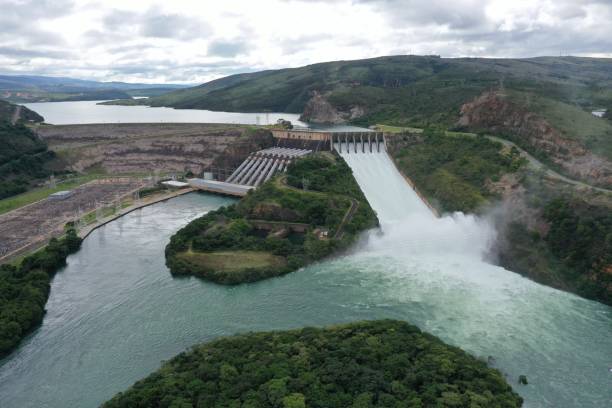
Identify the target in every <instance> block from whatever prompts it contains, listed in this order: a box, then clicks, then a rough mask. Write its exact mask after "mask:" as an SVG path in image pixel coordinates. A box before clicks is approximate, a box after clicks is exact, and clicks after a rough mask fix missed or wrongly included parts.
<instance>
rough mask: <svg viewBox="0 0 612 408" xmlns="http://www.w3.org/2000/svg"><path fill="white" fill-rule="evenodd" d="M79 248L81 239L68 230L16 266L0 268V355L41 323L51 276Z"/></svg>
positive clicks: (12, 347) (4, 353)
mask: <svg viewBox="0 0 612 408" xmlns="http://www.w3.org/2000/svg"><path fill="white" fill-rule="evenodd" d="M80 246H81V239H80V238H79V237H78V236H77V235H76V232H75V231H74V230H73V229H69V230H68V231H67V232H66V236H65V237H63V238H61V239H56V238H53V239H51V241H49V245H47V246H46V247H45V248H43V249H42V250H40V251H38V252H35V253H34V254H32V255H29V256H26V257H25V258H23V260H22V261H21V263H20V264H19V265H17V266H14V265H1V266H0V356H4V355H6V354H8V353H9V352H11V351H12V350H13V349H14V348H15V347H16V346H17V345H18V344H19V342H20V341H21V339H23V338H24V337H25V336H26V335H27V334H28V333H29V332H31V331H32V329H34V328H35V327H36V326H38V325H39V324H40V323H41V322H42V318H43V316H44V313H45V312H44V310H45V303H47V298H48V297H49V288H50V281H51V277H52V276H53V275H54V274H55V272H56V271H57V270H58V269H60V268H61V267H62V266H64V265H65V263H66V257H67V256H68V255H69V254H71V253H73V252H76V251H77V250H78V249H79V247H80Z"/></svg>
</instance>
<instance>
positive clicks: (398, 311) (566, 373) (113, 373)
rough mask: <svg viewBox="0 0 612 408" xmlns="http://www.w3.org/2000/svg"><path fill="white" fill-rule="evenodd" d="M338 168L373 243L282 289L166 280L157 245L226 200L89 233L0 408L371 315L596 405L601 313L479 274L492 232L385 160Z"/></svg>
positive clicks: (487, 272)
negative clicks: (219, 340) (368, 208)
mask: <svg viewBox="0 0 612 408" xmlns="http://www.w3.org/2000/svg"><path fill="white" fill-rule="evenodd" d="M345 159H346V160H347V162H348V163H349V165H350V166H351V167H352V168H353V170H354V173H355V176H356V178H357V180H358V182H359V183H360V185H361V187H362V189H363V190H364V193H365V194H366V196H367V198H368V200H369V201H370V202H371V204H372V207H373V208H374V209H375V210H376V211H377V213H378V215H379V219H380V221H381V225H382V231H383V232H382V233H381V232H380V231H372V232H370V233H368V234H365V235H364V237H363V240H362V241H361V242H360V243H359V244H358V245H356V246H355V247H354V248H353V250H352V252H351V253H347V254H344V255H342V256H339V257H336V258H334V259H330V260H326V261H324V262H321V263H318V264H315V265H312V266H310V267H307V268H305V269H303V270H300V271H297V272H294V273H291V274H288V275H286V276H283V277H280V278H274V279H269V280H266V281H262V282H258V283H254V284H245V285H239V286H235V287H227V286H219V285H215V284H211V283H207V282H204V281H201V280H198V279H197V278H193V277H190V278H173V277H172V276H171V275H170V273H169V271H168V269H167V268H166V267H165V265H164V253H163V251H164V247H165V245H166V244H167V242H168V240H169V237H170V236H171V235H172V234H173V233H174V232H175V231H176V230H177V229H178V228H180V227H181V226H183V225H185V224H186V223H187V222H189V221H190V220H191V219H193V218H195V217H197V216H199V215H201V214H203V213H205V212H207V211H210V210H212V209H215V208H218V207H219V206H222V205H227V204H229V203H231V202H232V201H231V200H230V199H228V198H224V197H219V196H214V195H206V194H198V193H192V194H188V195H186V196H182V197H179V198H175V199H173V200H170V201H167V202H163V203H159V204H155V205H153V206H150V207H146V208H143V209H140V210H137V211H135V212H133V213H130V214H128V215H127V216H125V217H123V218H120V219H118V220H116V221H114V222H111V223H110V224H107V225H106V226H103V227H101V228H100V229H98V230H96V231H94V232H93V233H92V234H91V235H90V236H89V237H88V238H87V239H86V240H85V241H84V242H83V247H82V249H81V250H80V251H79V252H77V253H76V254H73V255H71V256H70V257H69V258H68V265H67V267H66V268H64V269H63V270H61V271H59V272H58V273H57V275H56V277H55V278H54V280H53V282H52V289H51V296H50V298H49V302H48V303H47V310H48V313H47V315H46V316H45V319H44V322H43V325H42V326H41V327H40V328H39V329H37V330H36V331H34V332H33V333H32V335H31V336H29V337H28V338H27V339H26V340H24V341H23V343H22V344H21V346H20V347H19V348H18V349H17V351H15V352H14V353H13V354H12V355H10V356H9V357H7V358H6V359H4V360H3V361H2V362H0V406H2V407H3V408H13V407H14V408H25V407H37V408H38V407H49V408H55V407H57V408H60V407H61V408H65V407H84V408H87V407H95V406H97V405H98V404H100V403H101V402H103V401H105V400H107V399H108V398H110V397H112V396H113V395H114V394H115V393H116V392H119V391H122V390H124V389H126V388H127V387H128V386H130V385H131V384H132V383H133V382H134V381H137V380H138V379H140V378H142V377H144V376H146V375H148V374H149V373H151V372H152V371H153V370H155V369H157V368H158V367H159V366H160V364H161V362H162V361H163V360H167V359H169V358H171V357H172V356H174V355H175V354H177V353H179V352H181V351H183V350H185V349H186V348H188V347H190V346H192V345H194V344H196V343H200V342H205V341H208V340H211V339H214V338H216V337H219V336H224V335H231V334H234V333H239V332H247V331H259V330H271V329H287V328H296V327H302V326H309V325H310V326H321V325H328V324H333V323H340V322H351V321H355V320H364V319H380V318H392V319H401V320H406V321H409V322H411V323H413V324H416V325H417V326H419V327H420V328H421V329H423V330H425V331H428V332H430V333H432V334H435V335H437V336H439V337H440V338H442V339H443V340H444V341H446V342H448V343H450V344H453V345H457V346H460V347H462V348H463V349H465V350H467V351H469V352H470V353H472V354H474V355H475V356H477V357H479V358H482V359H485V360H486V359H488V360H489V361H490V363H491V365H493V366H494V367H496V368H498V369H500V370H501V371H502V372H503V373H505V374H506V375H507V379H508V381H509V382H510V383H511V384H512V385H513V387H514V388H515V389H516V390H517V391H518V392H519V393H520V394H521V395H522V396H523V397H524V398H525V399H526V403H525V406H526V407H542V408H544V407H609V406H610V401H612V373H610V372H609V368H610V367H611V366H612V335H611V334H612V308H610V307H608V306H605V305H602V304H600V303H597V302H592V301H588V300H584V299H582V298H579V297H577V296H574V295H571V294H568V293H564V292H561V291H558V290H555V289H552V288H548V287H546V286H542V285H539V284H536V283H534V282H532V281H530V280H528V279H525V278H522V277H521V276H519V275H517V274H515V273H513V272H509V271H506V270H504V269H502V268H500V267H496V266H493V265H490V264H488V263H485V262H483V261H482V258H483V252H484V251H485V250H486V248H487V245H488V243H489V242H490V240H491V239H492V238H493V237H494V234H495V232H494V231H493V230H492V228H491V227H490V226H489V225H488V224H487V223H486V222H485V221H483V220H480V219H478V218H475V217H471V216H464V215H462V214H455V215H454V216H449V217H443V218H439V219H438V218H435V217H433V216H432V215H431V214H430V213H429V211H428V210H427V208H426V207H425V206H424V204H423V203H422V202H421V201H419V199H418V198H417V196H416V195H415V194H414V192H413V191H412V190H411V189H410V188H409V187H408V186H407V184H406V183H405V182H404V180H403V179H402V178H401V175H399V173H397V171H395V169H394V167H393V165H392V163H391V162H390V161H389V159H388V157H387V156H386V155H385V154H378V155H377V154H354V155H345ZM521 374H524V375H526V376H527V378H528V380H529V385H527V386H520V385H518V383H517V379H518V376H519V375H521Z"/></svg>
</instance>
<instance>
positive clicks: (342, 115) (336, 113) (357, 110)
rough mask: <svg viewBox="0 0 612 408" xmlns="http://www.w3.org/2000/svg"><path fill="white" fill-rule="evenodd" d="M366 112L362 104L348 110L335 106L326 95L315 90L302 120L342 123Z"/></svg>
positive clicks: (301, 117)
mask: <svg viewBox="0 0 612 408" xmlns="http://www.w3.org/2000/svg"><path fill="white" fill-rule="evenodd" d="M364 113H365V111H364V109H363V108H362V107H361V106H358V105H355V106H352V107H350V108H349V109H348V110H340V109H338V108H337V107H335V106H333V105H332V104H331V103H330V102H329V100H328V99H327V98H326V96H325V95H322V94H321V93H319V92H316V91H315V92H314V93H313V95H312V97H311V98H310V99H309V100H308V102H306V106H305V107H304V112H303V113H302V115H301V116H300V120H301V121H304V122H312V123H328V124H342V123H347V122H348V121H350V120H352V119H357V118H359V117H361V116H363V115H364Z"/></svg>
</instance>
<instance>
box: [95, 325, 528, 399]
mask: <svg viewBox="0 0 612 408" xmlns="http://www.w3.org/2000/svg"><path fill="white" fill-rule="evenodd" d="M521 405H522V399H521V397H519V396H518V395H517V394H516V393H514V392H513V391H512V388H511V387H510V386H509V385H508V384H507V383H506V381H505V380H504V377H503V376H502V375H501V373H500V372H499V371H497V370H494V369H491V368H488V367H487V365H486V363H484V362H482V361H480V360H477V359H475V358H474V357H472V356H470V355H469V354H467V353H465V352H463V351H462V350H460V349H458V348H456V347H451V346H448V345H446V344H444V343H443V342H442V341H441V340H439V339H438V338H436V337H434V336H432V335H429V334H427V333H423V332H421V331H420V330H419V329H418V328H417V327H415V326H411V325H409V324H407V323H404V322H399V321H392V320H382V321H373V322H361V323H352V324H349V325H344V326H336V327H330V328H327V329H316V328H305V329H300V330H292V331H283V332H266V333H252V334H245V335H239V336H233V337H228V338H224V339H220V340H216V341H213V342H211V343H208V344H203V345H200V346H197V347H195V348H194V349H193V350H192V351H189V352H187V353H182V354H180V355H178V356H176V357H175V358H173V359H172V360H170V361H169V362H167V363H166V364H164V366H163V367H162V368H161V369H160V370H159V371H157V372H156V373H154V374H152V375H150V376H149V377H147V378H145V379H144V380H141V381H139V382H137V383H136V384H134V385H133V386H132V387H131V388H130V389H129V390H127V391H126V392H124V393H120V394H118V395H117V396H116V397H115V398H113V399H112V400H110V401H109V402H107V403H106V404H104V405H103V406H104V407H106V408H115V407H117V408H118V407H125V408H127V407H130V408H131V407H196V406H198V407H252V408H255V407H258V408H259V407H279V408H281V407H282V408H305V407H310V408H336V407H337V408H340V407H355V408H358V407H364V408H365V407H380V408H390V407H466V408H467V407H471V408H485V407H486V408H512V407H520V406H521Z"/></svg>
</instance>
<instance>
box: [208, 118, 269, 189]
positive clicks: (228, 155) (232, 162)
mask: <svg viewBox="0 0 612 408" xmlns="http://www.w3.org/2000/svg"><path fill="white" fill-rule="evenodd" d="M274 144H275V140H274V138H273V137H272V133H271V132H270V131H269V130H267V129H247V130H245V131H244V133H243V134H242V135H241V137H239V138H237V139H236V140H233V141H232V142H231V143H230V144H228V145H227V146H226V147H225V149H224V150H223V152H221V153H220V154H219V155H217V156H216V157H215V159H214V160H213V161H212V164H211V166H210V168H211V169H221V172H220V174H218V178H219V179H221V180H223V179H225V178H226V177H228V176H229V174H231V173H230V172H231V170H233V169H236V168H237V167H238V166H240V164H242V162H243V161H244V159H246V158H247V157H248V155H249V154H251V153H253V152H256V151H258V150H262V149H265V148H268V147H272V146H274Z"/></svg>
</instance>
